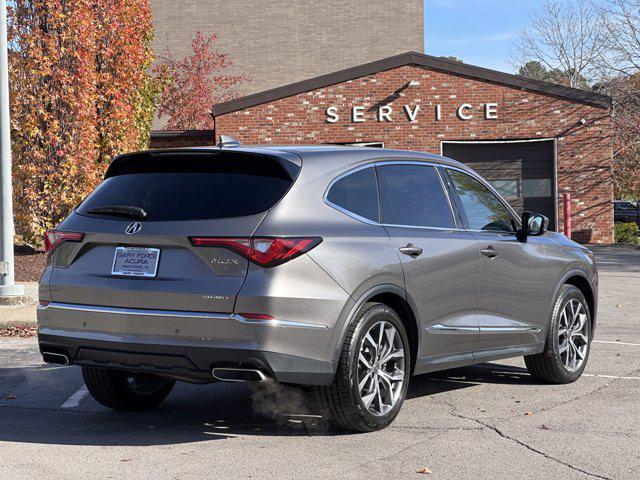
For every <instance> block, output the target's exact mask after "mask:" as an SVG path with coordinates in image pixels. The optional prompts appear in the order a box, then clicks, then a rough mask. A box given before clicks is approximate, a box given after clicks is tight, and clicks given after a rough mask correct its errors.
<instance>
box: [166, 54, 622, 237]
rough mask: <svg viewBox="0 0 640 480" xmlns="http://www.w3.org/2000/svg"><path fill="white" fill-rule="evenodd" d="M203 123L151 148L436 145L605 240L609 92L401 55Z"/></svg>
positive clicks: (515, 199)
mask: <svg viewBox="0 0 640 480" xmlns="http://www.w3.org/2000/svg"><path fill="white" fill-rule="evenodd" d="M212 113H213V116H214V117H215V132H195V133H194V132H191V133H190V132H185V133H183V134H182V135H200V136H199V137H198V138H189V137H188V136H183V137H182V138H180V137H171V136H170V135H168V136H167V137H166V138H164V139H161V138H157V137H156V138H155V140H154V142H155V146H169V145H175V146H177V145H194V144H207V143H208V144H212V143H214V141H215V140H214V139H215V135H220V134H227V135H232V136H234V137H235V138H237V139H238V140H239V141H240V142H242V143H248V144H254V143H276V144H278V143H284V144H290V143H307V144H309V143H311V144H322V143H345V144H350V143H368V144H371V145H372V146H384V147H388V148H400V149H408V150H420V151H425V152H432V153H438V154H440V153H442V154H444V155H446V156H449V157H452V158H455V159H457V160H459V161H462V162H464V163H467V164H469V165H470V166H472V167H473V168H475V169H476V170H477V171H479V172H480V173H481V174H482V175H484V176H485V178H487V179H489V180H490V181H491V182H492V183H493V184H494V186H495V187H496V188H497V189H498V190H499V191H501V193H503V195H504V196H505V197H506V198H507V199H508V200H509V202H510V203H511V204H512V205H513V206H514V207H515V208H516V210H520V211H521V210H523V209H526V210H533V211H537V212H540V213H543V214H545V215H547V216H548V217H549V218H550V220H551V227H552V228H557V229H559V230H561V229H562V228H563V222H562V218H563V212H562V194H563V193H569V194H570V195H571V208H572V211H571V217H572V227H573V239H574V240H577V241H580V242H585V243H611V242H613V211H612V200H613V186H612V179H611V163H612V156H613V150H612V140H611V128H612V127H611V99H610V98H609V97H607V96H604V95H600V94H597V93H592V92H586V91H582V90H576V89H571V88H566V87H561V86H558V85H553V84H548V83H544V82H538V81H533V80H529V79H524V78H522V77H518V76H515V75H510V74H506V73H501V72H496V71H492V70H487V69H484V68H479V67H474V66H470V65H466V64H459V63H454V62H450V61H446V60H443V59H439V58H435V57H430V56H427V55H423V54H420V53H414V52H411V53H406V54H401V55H397V56H394V57H390V58H387V59H384V60H379V61H376V62H371V63H367V64H364V65H361V66H358V67H353V68H349V69H346V70H341V71H338V72H334V73H331V74H327V75H324V76H320V77H316V78H312V79H310V80H305V81H302V82H298V83H294V84H291V85H287V86H284V87H279V88H275V89H271V90H268V91H265V92H261V93H257V94H254V95H249V96H246V97H243V98H239V99H236V100H232V101H229V102H226V103H222V104H218V105H214V107H213V109H212Z"/></svg>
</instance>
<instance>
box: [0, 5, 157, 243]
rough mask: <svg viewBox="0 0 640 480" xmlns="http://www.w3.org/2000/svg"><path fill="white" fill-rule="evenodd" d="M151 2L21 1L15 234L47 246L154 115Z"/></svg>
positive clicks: (144, 138) (15, 54)
mask: <svg viewBox="0 0 640 480" xmlns="http://www.w3.org/2000/svg"><path fill="white" fill-rule="evenodd" d="M151 35H152V24H151V11H150V6H149V1H148V0H128V1H127V2H122V1H119V0H66V1H65V0H15V1H14V2H12V3H11V5H10V9H9V45H10V52H9V75H10V77H9V83H10V89H11V114H12V119H11V133H12V140H13V158H14V186H15V187H14V188H15V191H14V194H15V198H16V202H15V210H16V212H15V213H16V216H15V218H16V233H17V234H18V235H19V236H21V237H22V239H23V240H25V241H27V242H30V243H34V244H41V238H42V234H43V233H44V231H45V230H47V229H49V228H52V227H54V226H56V225H57V224H58V223H59V222H60V221H61V220H62V219H63V218H64V217H65V216H66V215H68V213H69V212H70V210H71V209H72V208H73V207H74V206H75V205H77V204H78V203H79V202H80V200H81V199H82V198H83V197H84V196H85V195H86V194H87V193H88V192H89V191H91V190H92V189H93V188H94V187H95V186H96V184H97V183H98V182H99V181H100V179H101V177H102V174H103V172H104V170H105V168H106V166H107V162H108V160H109V159H110V158H111V157H112V156H113V155H115V154H117V153H120V152H124V151H127V150H132V149H137V148H141V147H144V146H145V145H146V143H147V142H148V136H149V128H150V123H151V120H152V116H153V110H154V98H153V97H154V94H155V92H154V84H153V83H152V80H151V77H150V75H149V73H148V68H149V66H150V64H151V61H152V56H151V50H150V41H151Z"/></svg>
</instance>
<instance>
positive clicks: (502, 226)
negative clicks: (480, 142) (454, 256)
mask: <svg viewBox="0 0 640 480" xmlns="http://www.w3.org/2000/svg"><path fill="white" fill-rule="evenodd" d="M447 171H448V172H449V178H451V181H452V183H453V186H454V188H455V191H456V193H457V195H458V197H459V198H460V201H461V202H462V207H463V208H464V211H465V213H466V215H467V219H468V221H469V228H470V229H471V230H487V231H497V232H510V231H512V230H513V227H512V225H511V215H510V214H509V210H508V209H507V207H505V206H504V204H503V203H502V202H501V201H500V200H499V199H498V197H496V196H495V195H494V194H493V193H492V192H491V190H489V189H488V188H487V187H485V186H484V185H483V184H482V183H480V182H479V181H478V180H476V179H475V178H473V177H471V176H470V175H467V174H466V173H462V172H459V171H457V170H451V169H448V170H447Z"/></svg>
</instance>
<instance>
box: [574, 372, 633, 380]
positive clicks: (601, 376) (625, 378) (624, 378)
mask: <svg viewBox="0 0 640 480" xmlns="http://www.w3.org/2000/svg"><path fill="white" fill-rule="evenodd" d="M582 376H583V377H597V378H613V379H614V380H640V377H624V376H618V375H597V374H593V373H583V374H582Z"/></svg>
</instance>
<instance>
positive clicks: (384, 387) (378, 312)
mask: <svg viewBox="0 0 640 480" xmlns="http://www.w3.org/2000/svg"><path fill="white" fill-rule="evenodd" d="M381 329H382V330H383V331H384V333H383V337H384V338H383V341H382V344H383V348H380V349H379V348H377V345H376V348H375V349H374V348H373V346H372V344H371V342H370V339H373V336H375V335H378V338H380V337H379V333H380V330H381ZM392 330H393V331H394V333H393V340H392V341H391V342H390V343H389V339H390V338H391V334H392ZM367 335H369V339H367V338H366V337H367ZM385 342H386V343H387V345H386V346H385V345H384V344H385ZM376 343H378V342H377V341H376ZM386 347H388V348H386ZM378 351H380V354H378V353H377V352H378ZM391 352H393V353H391ZM361 353H362V355H363V360H361V359H360V354H361ZM400 354H402V357H400ZM380 357H383V358H380ZM384 357H386V358H387V362H385V363H383V362H382V361H380V360H384ZM363 362H366V363H367V364H368V365H370V368H369V367H365V363H363ZM367 372H368V373H367ZM410 372H411V354H410V350H409V339H408V337H407V333H406V330H405V328H404V325H403V323H402V320H400V317H399V316H398V314H397V313H396V312H395V311H394V310H393V309H392V308H390V307H388V306H387V305H384V304H381V303H366V304H365V305H364V306H363V307H362V309H361V310H360V311H359V312H358V314H357V315H356V316H355V318H354V319H353V320H352V322H351V323H350V325H349V326H348V328H347V333H346V336H345V339H344V343H343V345H342V349H341V352H340V359H339V361H338V368H337V372H336V376H335V378H334V380H333V383H332V384H331V385H329V386H326V387H319V389H318V390H319V392H318V393H319V398H320V402H321V405H322V407H323V410H324V412H325V413H326V414H327V416H328V417H329V421H330V422H331V424H332V425H333V426H334V427H336V428H338V429H339V430H345V431H355V432H372V431H375V430H380V429H382V428H384V427H386V426H387V425H389V424H390V423H391V422H393V420H394V419H395V418H396V416H397V414H398V412H399V410H400V408H401V407H402V403H403V401H404V398H405V396H406V394H407V387H408V385H409V377H410ZM365 377H366V378H365ZM363 380H364V382H363ZM360 382H363V385H364V387H363V388H364V390H363V392H364V394H361V391H360V388H359V385H358V384H359V383H360ZM400 382H402V383H400ZM376 384H377V385H378V387H379V388H378V390H377V391H378V392H379V395H378V394H377V393H375V392H376ZM371 392H374V393H373V394H372V393H371ZM372 395H373V396H372ZM376 410H377V412H376Z"/></svg>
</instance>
